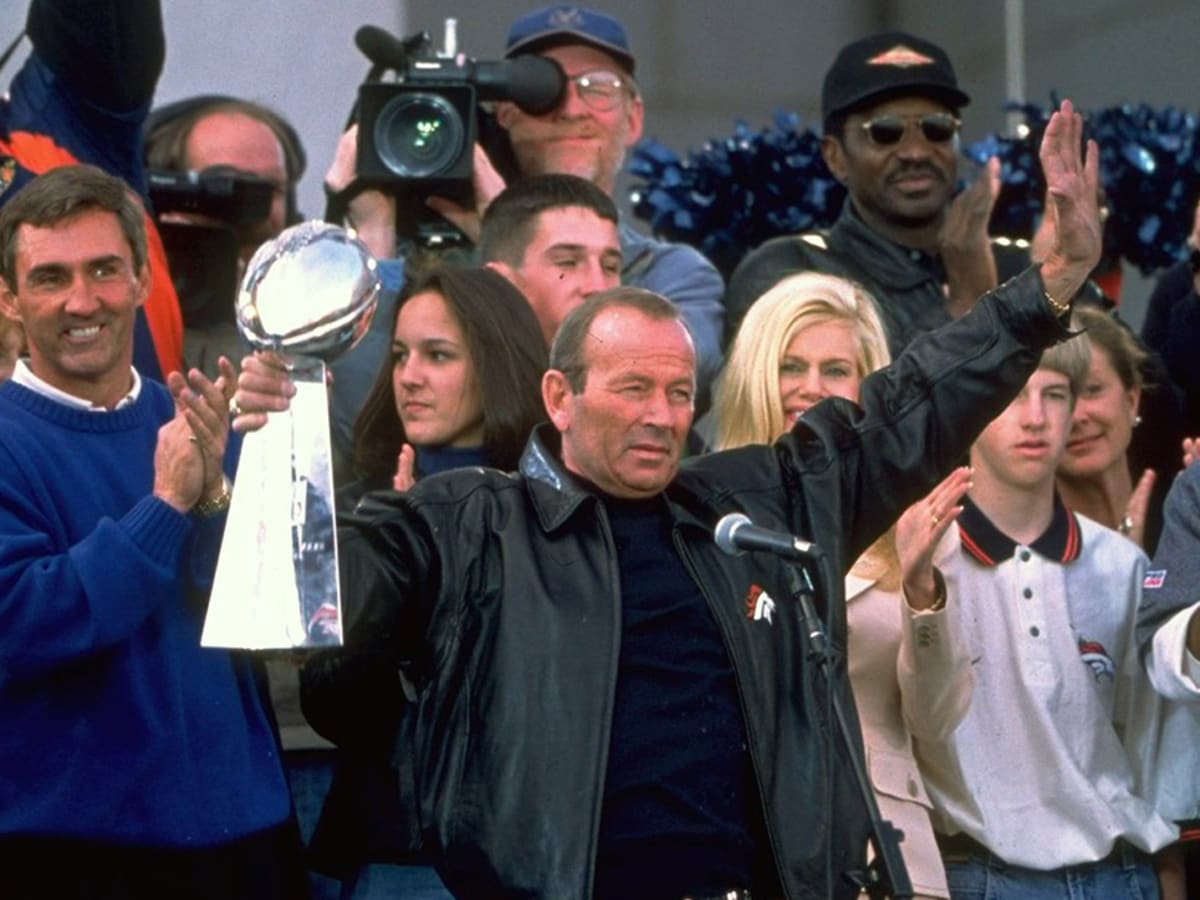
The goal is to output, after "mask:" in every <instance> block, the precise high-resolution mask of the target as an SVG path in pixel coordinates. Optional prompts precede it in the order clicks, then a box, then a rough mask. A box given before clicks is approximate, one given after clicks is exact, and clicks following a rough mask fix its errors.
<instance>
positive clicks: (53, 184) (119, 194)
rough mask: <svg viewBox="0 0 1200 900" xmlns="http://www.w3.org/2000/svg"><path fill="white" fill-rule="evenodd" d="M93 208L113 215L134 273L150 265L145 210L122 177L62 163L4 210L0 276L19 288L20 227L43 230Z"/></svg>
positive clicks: (0, 228) (0, 227)
mask: <svg viewBox="0 0 1200 900" xmlns="http://www.w3.org/2000/svg"><path fill="white" fill-rule="evenodd" d="M89 210H104V211H106V212H110V213H112V214H113V215H114V216H116V218H117V222H118V223H119V224H120V226H121V232H122V233H123V234H124V235H125V240H126V241H127V242H128V243H129V250H130V256H131V259H132V262H133V274H134V275H138V274H140V273H141V271H142V269H143V268H144V267H145V265H146V226H145V224H144V216H145V210H144V209H143V207H142V204H141V201H140V200H138V198H137V195H136V194H134V193H133V190H132V189H131V188H130V187H129V185H127V184H126V183H125V182H124V181H122V180H121V179H120V178H117V177H115V176H113V175H109V174H108V173H107V172H104V171H102V170H101V169H98V168H96V167H95V166H59V167H58V168H54V169H50V170H49V171H48V172H45V173H43V174H42V175H39V176H38V177H37V178H35V179H34V180H33V181H31V182H29V184H27V185H25V187H23V188H21V190H19V191H18V192H17V193H16V194H15V195H14V196H13V198H12V199H11V200H9V201H8V203H6V204H4V207H3V208H2V209H0V275H3V277H4V281H5V282H6V283H7V284H8V287H9V289H10V290H13V291H15V290H17V229H19V228H20V227H21V226H22V225H33V226H34V227H37V228H45V227H48V226H51V225H55V224H57V223H59V222H62V221H64V220H66V219H70V218H71V217H72V216H76V215H79V214H80V213H84V212H88V211H89Z"/></svg>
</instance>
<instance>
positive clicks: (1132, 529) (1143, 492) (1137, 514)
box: [1119, 469, 1158, 547]
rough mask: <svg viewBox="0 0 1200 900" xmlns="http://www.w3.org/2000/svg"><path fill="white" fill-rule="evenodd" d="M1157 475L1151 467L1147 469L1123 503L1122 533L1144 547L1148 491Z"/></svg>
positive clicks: (1148, 501)
mask: <svg viewBox="0 0 1200 900" xmlns="http://www.w3.org/2000/svg"><path fill="white" fill-rule="evenodd" d="M1157 477H1158V476H1157V475H1156V474H1155V472H1154V470H1153V469H1147V470H1146V471H1145V472H1143V473H1142V477H1141V478H1139V479H1138V483H1137V484H1136V485H1135V486H1134V488H1133V493H1132V494H1130V496H1129V503H1127V504H1126V505H1125V517H1124V518H1123V519H1122V520H1121V528H1120V529H1119V530H1120V531H1121V533H1122V534H1124V535H1125V536H1126V537H1127V538H1129V539H1130V540H1131V541H1133V542H1134V543H1135V544H1137V545H1138V546H1139V547H1144V546H1145V543H1146V510H1147V509H1148V508H1149V507H1150V492H1151V491H1153V490H1154V481H1155V479H1156V478H1157Z"/></svg>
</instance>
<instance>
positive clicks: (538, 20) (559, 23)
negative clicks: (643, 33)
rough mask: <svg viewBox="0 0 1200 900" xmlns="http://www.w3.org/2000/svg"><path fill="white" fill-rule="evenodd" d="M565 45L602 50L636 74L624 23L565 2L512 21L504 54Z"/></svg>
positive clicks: (511, 55) (516, 54)
mask: <svg viewBox="0 0 1200 900" xmlns="http://www.w3.org/2000/svg"><path fill="white" fill-rule="evenodd" d="M562 44H588V45H589V46H592V47H595V48H596V49H598V50H603V51H604V52H605V53H607V54H608V55H609V56H611V57H612V58H613V59H615V60H616V61H617V63H618V64H619V65H621V67H622V68H624V69H625V71H626V72H628V73H629V74H630V75H632V74H633V70H634V65H635V62H634V59H633V51H632V50H630V49H629V37H628V35H626V34H625V26H624V25H622V24H621V23H620V21H618V20H617V19H615V18H613V17H612V16H610V15H606V14H605V13H602V12H597V11H596V10H594V9H586V8H584V7H582V6H570V5H568V4H564V3H559V4H555V5H554V6H545V7H542V8H541V9H535V10H534V11H533V12H530V13H526V14H525V15H523V16H521V17H520V18H519V19H517V20H516V21H515V22H513V23H512V27H510V28H509V29H508V41H507V42H506V43H505V46H504V55H505V56H506V57H513V56H521V55H523V54H526V53H537V52H538V51H539V50H545V49H547V48H549V47H555V46H560V45H562Z"/></svg>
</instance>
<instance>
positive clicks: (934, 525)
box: [931, 513, 942, 528]
mask: <svg viewBox="0 0 1200 900" xmlns="http://www.w3.org/2000/svg"><path fill="white" fill-rule="evenodd" d="M931 518H932V519H933V527H934V528H937V527H938V525H940V524H942V520H941V519H939V518H938V514H937V513H934V514H933V515H932V516H931Z"/></svg>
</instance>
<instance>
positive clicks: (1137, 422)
mask: <svg viewBox="0 0 1200 900" xmlns="http://www.w3.org/2000/svg"><path fill="white" fill-rule="evenodd" d="M1141 424H1142V417H1141V416H1138V415H1135V416H1134V417H1133V427H1134V428H1137V427H1138V426H1139V425H1141Z"/></svg>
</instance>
